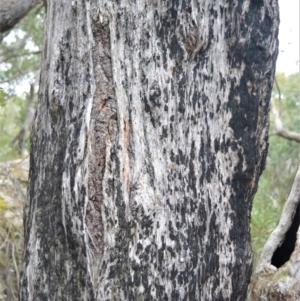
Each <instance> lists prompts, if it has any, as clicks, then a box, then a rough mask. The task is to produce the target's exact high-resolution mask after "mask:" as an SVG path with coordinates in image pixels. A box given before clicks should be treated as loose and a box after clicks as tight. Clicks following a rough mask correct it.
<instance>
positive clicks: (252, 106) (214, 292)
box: [20, 1, 278, 300]
mask: <svg viewBox="0 0 300 301" xmlns="http://www.w3.org/2000/svg"><path fill="white" fill-rule="evenodd" d="M247 3H248V2H247ZM45 24H46V31H45V42H44V51H43V66H42V74H41V85H40V92H39V106H38V110H37V118H36V120H35V123H34V128H33V135H32V139H31V141H32V152H31V165H30V166H31V167H30V176H29V190H28V199H27V202H26V205H25V221H24V223H25V251H24V261H23V273H22V276H21V282H20V283H21V290H20V297H21V300H37V299H45V298H47V296H49V294H50V293H51V297H52V298H54V299H55V298H57V299H60V300H67V299H72V300H82V299H85V300H94V299H98V300H104V299H112V298H114V299H122V300H127V299H128V300H139V299H141V300H151V299H154V300H186V299H190V300H193V299H196V300H197V299H200V300H201V299H202V300H215V299H219V300H244V299H245V297H246V290H247V284H248V281H249V279H250V274H251V263H252V252H251V247H250V235H249V217H250V208H251V202H252V198H253V195H254V193H255V191H256V187H257V181H258V177H259V175H260V173H261V171H262V168H263V165H264V161H265V157H266V152H267V141H266V140H267V139H266V138H267V124H268V117H267V116H268V114H267V113H268V110H269V98H270V93H271V84H272V81H273V73H274V64H275V59H276V55H277V26H278V8H277V5H276V3H275V2H274V1H272V2H269V1H264V2H263V1H261V2H250V3H248V4H247V5H246V4H245V3H244V2H243V1H236V2H232V1H230V2H229V1H228V2H225V3H224V5H222V4H218V3H214V4H209V3H208V2H206V1H201V3H193V4H190V5H188V4H187V3H186V2H185V1H182V2H180V3H179V2H176V3H175V2H174V1H172V2H168V1H162V2H157V3H151V4H146V3H141V2H138V3H137V4H136V5H135V6H132V4H130V3H129V2H126V1H123V2H122V3H117V2H112V1H108V2H106V1H103V2H101V4H98V2H96V1H95V2H94V1H91V2H86V1H74V2H72V3H70V2H69V1H59V2H58V1H48V2H47V15H46V21H45Z"/></svg>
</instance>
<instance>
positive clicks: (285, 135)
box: [271, 101, 300, 143]
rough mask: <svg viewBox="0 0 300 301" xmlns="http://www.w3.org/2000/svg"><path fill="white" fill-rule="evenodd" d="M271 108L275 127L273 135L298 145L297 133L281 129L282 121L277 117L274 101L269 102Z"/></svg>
mask: <svg viewBox="0 0 300 301" xmlns="http://www.w3.org/2000/svg"><path fill="white" fill-rule="evenodd" d="M271 106H272V113H273V115H274V118H275V127H276V132H275V134H276V135H277V136H280V137H282V138H286V139H289V140H293V141H297V142H299V143H300V134H299V133H297V132H292V131H289V130H286V129H285V128H284V127H283V124H282V121H281V119H280V117H279V112H278V110H277V108H276V105H275V103H274V101H272V102H271Z"/></svg>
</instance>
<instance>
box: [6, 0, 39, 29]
mask: <svg viewBox="0 0 300 301" xmlns="http://www.w3.org/2000/svg"><path fill="white" fill-rule="evenodd" d="M41 2H42V0H22V1H12V0H2V2H1V8H0V32H5V31H7V30H9V29H11V28H13V27H14V26H15V25H16V24H17V23H18V22H19V21H20V20H21V19H22V18H23V17H25V16H26V15H27V14H28V12H29V11H30V10H31V9H32V8H33V7H35V6H36V5H37V4H39V3H41Z"/></svg>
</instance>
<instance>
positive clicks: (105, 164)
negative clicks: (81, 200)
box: [85, 5, 117, 291]
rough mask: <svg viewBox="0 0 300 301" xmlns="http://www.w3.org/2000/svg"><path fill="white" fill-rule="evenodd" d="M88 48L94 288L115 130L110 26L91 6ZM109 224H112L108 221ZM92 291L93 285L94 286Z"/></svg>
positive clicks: (88, 211)
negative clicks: (91, 88) (91, 83)
mask: <svg viewBox="0 0 300 301" xmlns="http://www.w3.org/2000/svg"><path fill="white" fill-rule="evenodd" d="M91 11H92V18H91V19H92V24H91V26H92V28H91V29H92V32H93V38H94V41H93V42H94V46H93V49H92V58H93V69H94V70H93V74H94V78H95V85H96V88H95V93H94V98H93V105H92V113H91V121H90V122H91V123H90V137H89V138H90V151H89V176H88V199H89V200H88V203H87V205H86V217H85V219H86V224H87V228H86V231H87V235H88V239H89V247H88V253H89V254H88V255H89V266H90V270H91V272H92V281H93V286H94V289H95V288H96V284H97V282H98V278H99V275H100V265H101V260H102V256H103V249H104V230H106V229H107V228H109V227H110V226H109V225H108V224H110V223H111V221H109V220H107V219H104V221H103V217H104V216H105V214H104V212H103V210H104V202H103V199H104V197H105V196H106V195H105V191H104V190H105V189H106V191H107V190H113V189H114V183H113V179H111V181H110V182H107V183H106V184H107V185H105V184H104V183H103V182H104V181H107V179H105V173H107V169H108V170H110V169H111V160H113V158H112V156H113V152H114V150H113V148H114V147H115V146H114V141H115V136H116V130H117V111H116V99H115V92H114V87H113V81H112V63H111V51H110V29H109V21H108V19H107V18H103V17H101V15H99V13H97V12H98V9H97V7H95V6H94V5H92V6H91ZM104 222H105V225H104ZM111 226H112V225H111ZM95 291H96V289H95Z"/></svg>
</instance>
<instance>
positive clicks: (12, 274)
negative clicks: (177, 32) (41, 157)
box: [0, 6, 300, 301]
mask: <svg viewBox="0 0 300 301" xmlns="http://www.w3.org/2000/svg"><path fill="white" fill-rule="evenodd" d="M43 18H44V9H43V6H38V7H35V8H34V9H33V10H32V11H31V12H30V13H29V14H28V15H27V16H26V17H25V18H24V19H22V20H21V22H19V23H18V24H17V25H16V26H15V27H14V28H13V29H12V30H10V31H7V32H5V33H2V34H0V42H1V43H0V87H1V89H0V300H9V301H12V300H17V299H18V298H17V286H18V279H19V273H20V263H21V253H22V244H23V241H22V239H23V228H22V206H23V202H24V198H25V194H26V183H27V178H26V176H27V173H28V168H29V167H28V164H29V163H28V153H29V148H30V146H29V135H30V127H31V124H32V122H33V118H34V110H35V106H36V103H37V91H38V81H39V69H40V54H41V52H42V42H43ZM276 78H277V86H276V85H274V87H273V94H272V102H273V106H274V108H275V109H276V110H277V111H278V113H279V118H280V120H281V121H282V123H283V126H284V128H286V129H289V130H291V131H294V132H298V133H299V129H300V114H299V108H300V75H299V73H297V74H292V75H289V76H285V75H284V74H283V73H277V74H276ZM269 135H270V138H269V144H270V145H269V153H268V157H267V165H266V169H265V171H264V173H263V175H262V176H261V178H260V181H259V188H258V192H257V194H256V196H255V199H254V203H253V209H252V220H251V235H252V246H253V249H254V252H255V257H254V258H255V263H256V262H257V259H258V256H259V254H260V252H261V250H262V247H263V246H264V244H265V242H266V240H267V238H268V237H269V235H270V233H271V231H272V230H273V229H274V228H275V226H276V224H277V222H278V220H279V217H280V214H281V210H282V207H283V205H284V203H285V200H286V198H287V196H288V193H289V190H290V188H291V184H292V181H293V177H294V175H295V173H296V170H297V167H298V164H299V145H300V144H299V143H298V142H296V141H292V140H289V139H285V138H282V137H279V136H278V135H277V128H276V126H275V119H274V114H272V113H271V115H270V131H269Z"/></svg>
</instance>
